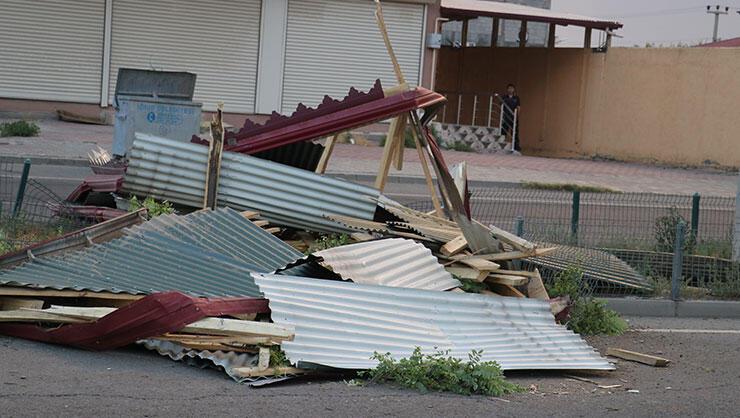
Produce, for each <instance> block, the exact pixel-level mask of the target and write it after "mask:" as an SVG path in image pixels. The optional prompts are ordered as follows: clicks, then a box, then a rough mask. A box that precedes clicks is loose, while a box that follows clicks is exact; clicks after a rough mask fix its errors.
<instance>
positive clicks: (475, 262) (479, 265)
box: [458, 258, 501, 271]
mask: <svg viewBox="0 0 740 418" xmlns="http://www.w3.org/2000/svg"><path fill="white" fill-rule="evenodd" d="M458 261H459V262H460V263H462V264H465V265H466V266H469V267H472V268H474V269H476V270H478V271H494V270H498V269H500V268H501V266H500V265H498V264H496V263H494V262H492V261H489V260H484V259H482V258H466V259H462V260H458Z"/></svg>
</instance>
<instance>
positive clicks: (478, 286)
mask: <svg viewBox="0 0 740 418" xmlns="http://www.w3.org/2000/svg"><path fill="white" fill-rule="evenodd" d="M454 277H455V278H456V279H457V280H459V281H460V283H462V286H460V289H462V290H463V291H464V292H467V293H480V291H481V290H484V289H487V287H486V285H485V284H483V283H481V282H478V281H475V280H472V279H462V278H460V277H457V276H454Z"/></svg>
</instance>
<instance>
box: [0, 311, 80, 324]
mask: <svg viewBox="0 0 740 418" xmlns="http://www.w3.org/2000/svg"><path fill="white" fill-rule="evenodd" d="M0 322H49V323H54V324H77V323H81V322H88V321H87V320H85V319H79V318H72V317H63V316H61V315H56V314H52V313H46V312H42V311H41V310H38V311H29V310H27V309H17V310H12V311H0Z"/></svg>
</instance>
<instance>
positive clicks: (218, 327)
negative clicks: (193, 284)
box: [28, 306, 294, 339]
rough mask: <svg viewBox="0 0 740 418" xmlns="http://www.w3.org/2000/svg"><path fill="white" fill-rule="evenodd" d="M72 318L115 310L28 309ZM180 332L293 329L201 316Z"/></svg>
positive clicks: (288, 332) (284, 334) (284, 333)
mask: <svg viewBox="0 0 740 418" xmlns="http://www.w3.org/2000/svg"><path fill="white" fill-rule="evenodd" d="M28 311H29V312H44V313H51V314H56V315H64V316H70V317H74V318H80V319H87V320H96V319H99V318H102V317H104V316H105V315H108V314H109V313H111V312H113V311H115V308H83V307H76V306H51V307H50V308H49V309H43V310H28ZM180 332H185V333H191V334H205V335H243V336H253V335H267V336H271V337H280V338H283V339H292V338H293V332H294V331H293V329H292V328H289V327H284V326H281V325H277V324H273V323H269V322H257V321H242V320H239V319H228V318H203V319H201V320H200V321H196V322H193V323H192V324H189V325H186V326H185V327H183V328H182V329H181V330H180Z"/></svg>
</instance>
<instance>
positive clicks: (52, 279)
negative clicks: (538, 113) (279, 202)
mask: <svg viewBox="0 0 740 418" xmlns="http://www.w3.org/2000/svg"><path fill="white" fill-rule="evenodd" d="M301 257H303V255H302V254H300V253H299V252H298V251H296V250H294V249H293V248H291V247H290V246H288V245H287V244H285V243H283V242H282V241H280V240H279V239H277V238H275V237H274V236H272V235H271V234H269V233H267V232H265V231H264V230H262V229H261V228H259V227H258V226H256V225H254V224H253V223H252V222H250V221H249V220H247V219H246V218H244V217H243V216H241V214H239V213H238V212H235V211H234V210H231V209H227V208H226V209H219V210H217V211H200V212H195V213H192V214H190V215H186V216H177V215H163V216H160V217H158V218H155V220H153V221H149V222H146V223H144V224H142V225H139V226H136V227H134V228H131V229H130V230H128V231H127V235H126V236H125V237H122V238H119V239H115V240H112V241H109V242H106V243H104V244H96V245H93V246H91V247H88V248H86V249H84V250H80V251H74V252H69V253H64V254H61V255H58V256H51V257H43V258H36V259H34V260H33V261H31V262H28V263H26V264H23V265H22V266H19V267H17V268H15V269H12V270H5V271H2V272H0V285H6V286H28V287H38V288H52V289H73V290H92V291H108V292H115V293H133V294H142V293H153V292H158V291H168V290H179V291H181V292H185V293H188V294H191V295H194V296H209V297H212V296H260V292H259V289H258V288H257V287H256V286H255V284H254V281H253V280H252V279H251V278H250V273H251V272H255V271H257V272H272V271H275V270H276V269H278V268H281V267H283V266H285V265H286V264H289V263H292V262H294V261H296V260H297V259H299V258H301Z"/></svg>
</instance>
